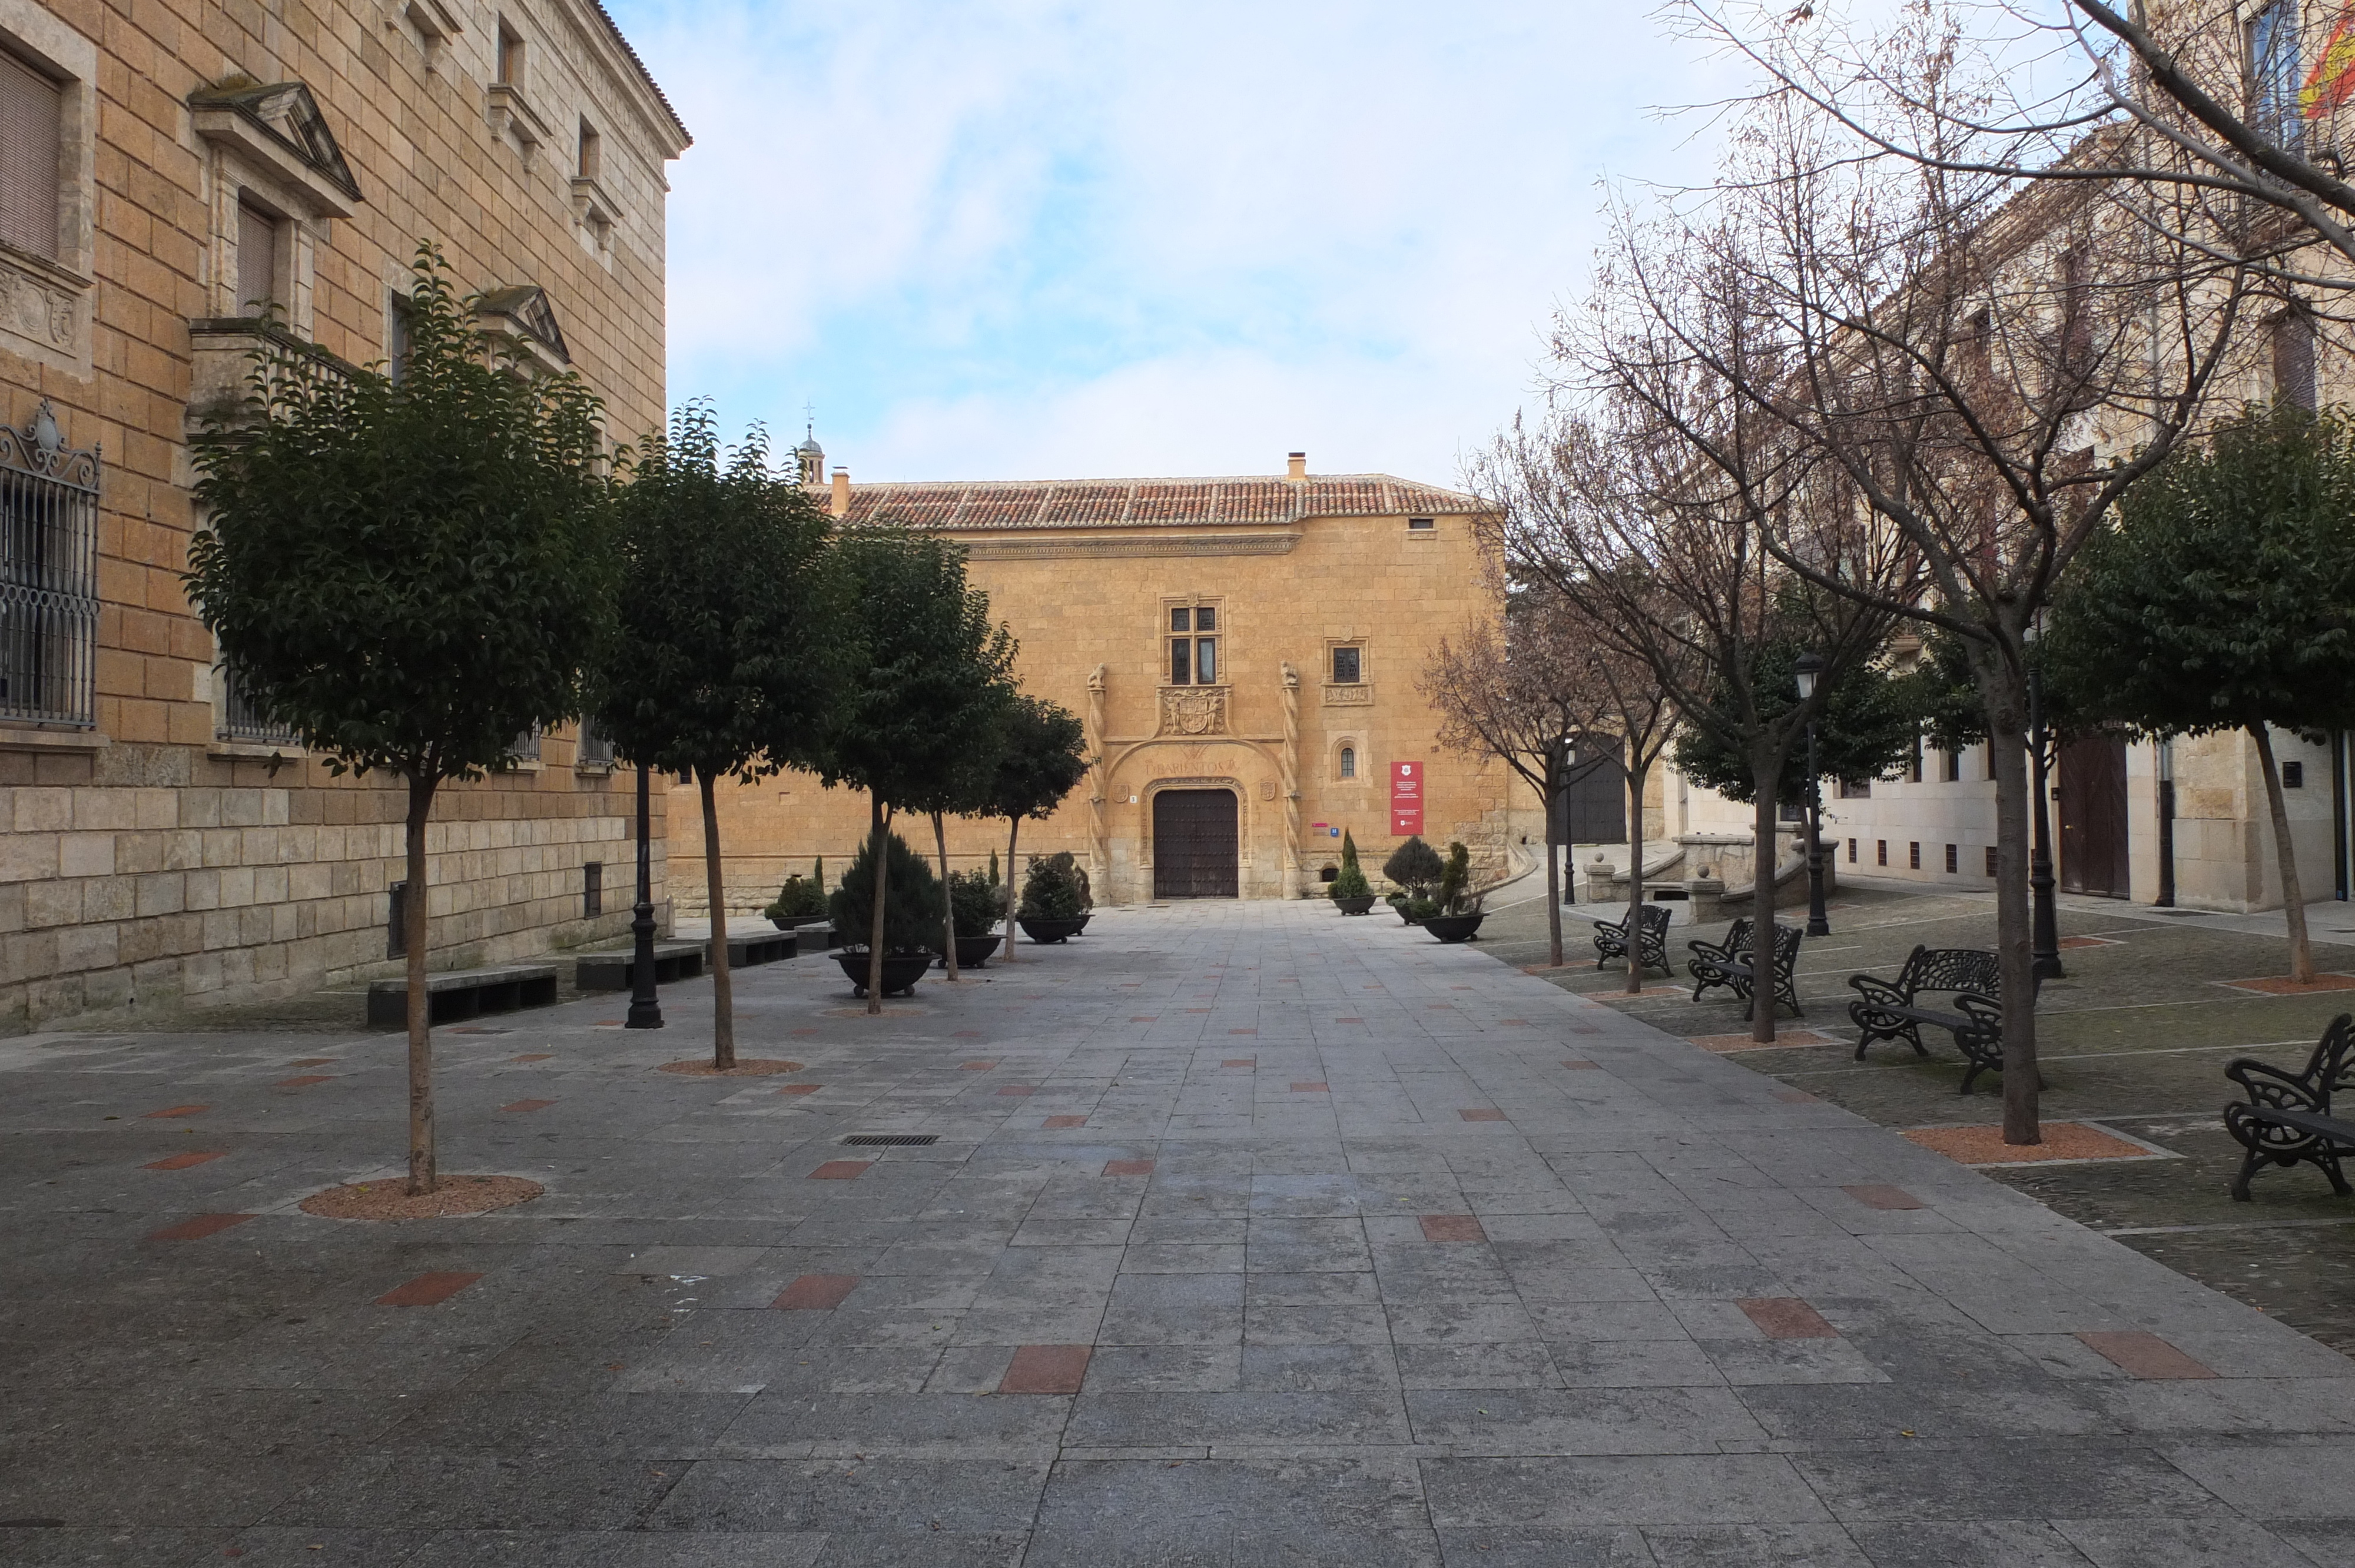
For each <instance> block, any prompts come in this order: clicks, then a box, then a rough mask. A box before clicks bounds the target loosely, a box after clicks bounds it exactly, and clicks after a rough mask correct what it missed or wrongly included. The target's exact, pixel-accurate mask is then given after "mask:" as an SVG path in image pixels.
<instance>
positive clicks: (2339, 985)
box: [2216, 975, 2355, 996]
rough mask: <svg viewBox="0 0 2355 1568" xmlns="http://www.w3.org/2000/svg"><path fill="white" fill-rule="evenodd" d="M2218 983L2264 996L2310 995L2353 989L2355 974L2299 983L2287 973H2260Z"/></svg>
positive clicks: (2328, 976)
mask: <svg viewBox="0 0 2355 1568" xmlns="http://www.w3.org/2000/svg"><path fill="white" fill-rule="evenodd" d="M2216 983H2217V984H2218V985H2222V986H2230V987H2231V988H2232V990H2234V991H2258V992H2261V993H2263V994H2264V995H2266V996H2311V995H2313V994H2314V993H2315V992H2317V991H2355V975H2317V976H2315V977H2314V978H2313V979H2312V980H2308V981H2307V982H2306V983H2305V984H2304V985H2300V984H2299V983H2298V982H2297V981H2296V980H2292V979H2290V978H2289V977H2288V976H2287V975H2260V976H2258V977H2257V978H2256V979H2254V980H2218V981H2217V982H2216Z"/></svg>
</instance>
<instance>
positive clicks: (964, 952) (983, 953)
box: [941, 932, 1005, 969]
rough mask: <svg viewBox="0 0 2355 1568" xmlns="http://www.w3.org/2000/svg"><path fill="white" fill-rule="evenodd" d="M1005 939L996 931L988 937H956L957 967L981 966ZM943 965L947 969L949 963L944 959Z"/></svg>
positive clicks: (975, 967) (977, 967)
mask: <svg viewBox="0 0 2355 1568" xmlns="http://www.w3.org/2000/svg"><path fill="white" fill-rule="evenodd" d="M1004 939H1005V938H1001V937H999V936H997V935H996V933H995V932H993V933H991V934H990V935H989V936H986V937H959V938H957V939H956V944H957V968H959V969H979V968H981V967H982V966H983V965H984V964H986V963H987V962H989V959H990V956H991V955H992V954H994V953H996V951H997V944H998V943H999V942H1001V941H1003V940H1004ZM941 967H942V968H943V969H946V968H947V967H948V965H947V963H946V962H945V961H943V963H942V965H941Z"/></svg>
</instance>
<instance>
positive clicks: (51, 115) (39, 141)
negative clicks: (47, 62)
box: [0, 49, 65, 261]
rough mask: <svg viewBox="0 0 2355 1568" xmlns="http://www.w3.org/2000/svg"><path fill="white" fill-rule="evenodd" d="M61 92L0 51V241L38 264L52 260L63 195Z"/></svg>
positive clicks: (52, 84)
mask: <svg viewBox="0 0 2355 1568" xmlns="http://www.w3.org/2000/svg"><path fill="white" fill-rule="evenodd" d="M64 119H65V94H64V92H63V91H61V90H59V86H58V84H57V83H56V82H55V81H53V80H51V79H49V78H48V76H46V75H44V74H42V73H41V72H39V71H37V70H35V69H33V68H32V67H31V66H29V65H27V64H26V63H25V62H24V61H23V60H20V59H18V58H16V56H15V55H14V54H11V53H10V52H8V51H7V50H5V49H0V141H5V142H6V143H8V148H9V152H8V157H7V159H6V161H5V163H0V240H5V241H7V242H8V243H9V244H11V245H13V246H15V247H16V249H19V250H29V251H31V252H32V253H33V254H34V255H36V256H37V257H39V258H40V259H41V260H44V261H54V260H57V259H58V207H59V199H60V197H62V196H63V195H64V192H63V190H62V189H61V188H60V186H61V185H62V179H61V173H62V171H61V169H60V166H59V161H58V154H59V150H60V148H61V147H62V145H63V142H62V138H63V134H64V131H63V126H64Z"/></svg>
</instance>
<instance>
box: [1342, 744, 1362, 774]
mask: <svg viewBox="0 0 2355 1568" xmlns="http://www.w3.org/2000/svg"><path fill="white" fill-rule="evenodd" d="M1357 776H1358V748H1357V747H1354V746H1345V747H1342V748H1341V777H1342V778H1344V779H1355V778H1356V777H1357Z"/></svg>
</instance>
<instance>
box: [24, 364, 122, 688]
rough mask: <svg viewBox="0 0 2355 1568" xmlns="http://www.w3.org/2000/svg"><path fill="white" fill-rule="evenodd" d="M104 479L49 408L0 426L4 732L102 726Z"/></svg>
mask: <svg viewBox="0 0 2355 1568" xmlns="http://www.w3.org/2000/svg"><path fill="white" fill-rule="evenodd" d="M98 471H99V460H98V449H96V448H95V447H93V448H91V450H87V451H72V450H68V449H67V447H66V445H65V441H64V438H63V437H62V436H61V435H60V434H59V429H58V421H57V416H56V414H55V413H54V412H53V411H52V410H51V408H50V407H49V405H48V403H47V402H46V401H45V402H43V403H42V404H41V406H40V408H39V409H38V410H37V411H36V412H35V413H34V415H33V418H32V420H31V422H30V423H28V424H27V425H26V427H25V428H24V429H22V430H16V429H8V428H6V427H5V426H0V723H17V724H53V725H71V726H75V727H76V728H80V729H88V728H90V727H91V726H92V725H93V724H94V723H95V722H96V713H95V699H94V695H93V691H92V681H91V676H92V672H93V669H94V667H95V660H96V644H97V641H98Z"/></svg>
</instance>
